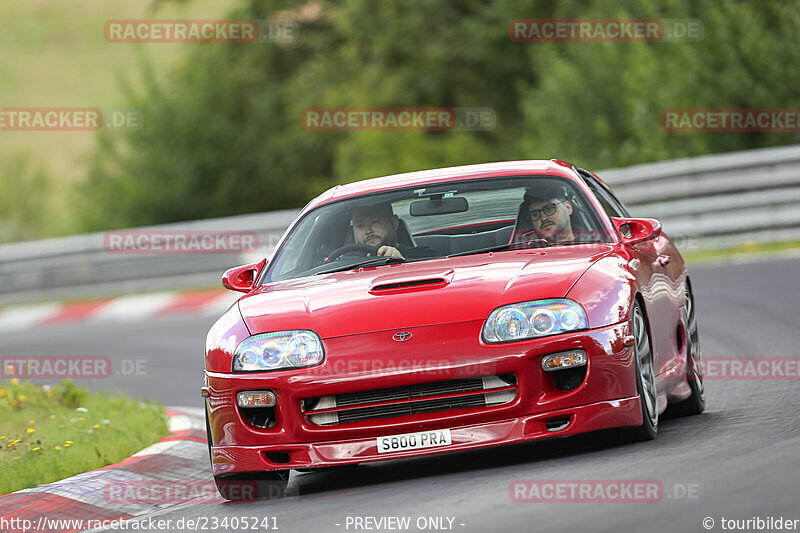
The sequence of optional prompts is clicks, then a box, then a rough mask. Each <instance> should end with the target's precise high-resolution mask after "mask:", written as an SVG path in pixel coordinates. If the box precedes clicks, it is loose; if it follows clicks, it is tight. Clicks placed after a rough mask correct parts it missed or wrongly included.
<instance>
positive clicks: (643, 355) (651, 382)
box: [623, 302, 658, 442]
mask: <svg viewBox="0 0 800 533" xmlns="http://www.w3.org/2000/svg"><path fill="white" fill-rule="evenodd" d="M631 322H632V324H633V338H634V348H633V350H634V360H635V366H636V390H637V391H638V392H639V401H640V403H641V406H642V419H643V423H642V425H641V426H639V427H635V428H629V429H627V430H625V432H624V434H623V435H624V438H625V439H626V440H628V441H631V442H638V441H644V440H653V439H655V438H656V435H657V434H658V394H657V392H656V379H655V368H654V366H653V350H652V348H651V346H650V335H649V334H648V333H647V323H646V321H645V319H644V313H642V308H641V306H640V305H639V302H636V303H634V305H633V311H632V312H631Z"/></svg>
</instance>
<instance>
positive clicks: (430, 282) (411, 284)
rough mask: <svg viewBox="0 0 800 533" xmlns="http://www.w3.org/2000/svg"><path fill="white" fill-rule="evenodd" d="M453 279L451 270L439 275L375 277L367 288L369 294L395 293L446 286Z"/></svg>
mask: <svg viewBox="0 0 800 533" xmlns="http://www.w3.org/2000/svg"><path fill="white" fill-rule="evenodd" d="M452 280H453V271H452V270H451V271H449V272H446V273H444V274H440V275H433V276H420V277H414V278H400V279H398V278H395V279H391V280H390V279H385V278H384V279H376V280H375V282H374V283H373V284H372V286H371V287H370V288H369V293H370V294H376V295H377V294H397V293H401V292H414V291H424V290H428V289H439V288H441V287H446V286H447V285H449V284H450V282H451V281H452Z"/></svg>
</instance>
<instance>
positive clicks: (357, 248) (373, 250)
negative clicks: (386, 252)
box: [325, 243, 378, 263]
mask: <svg viewBox="0 0 800 533" xmlns="http://www.w3.org/2000/svg"><path fill="white" fill-rule="evenodd" d="M350 252H361V254H362V255H365V256H366V255H367V254H377V253H378V247H377V246H370V245H369V244H361V243H354V244H345V245H344V246H340V247H339V248H337V249H335V250H334V251H332V252H331V253H330V254H328V257H326V258H325V262H326V263H332V262H333V261H336V260H337V259H339V258H340V257H341V256H343V255H344V254H347V253H350Z"/></svg>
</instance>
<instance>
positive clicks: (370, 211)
mask: <svg viewBox="0 0 800 533" xmlns="http://www.w3.org/2000/svg"><path fill="white" fill-rule="evenodd" d="M352 222H353V237H354V238H355V241H356V242H357V243H359V244H367V245H369V246H375V247H376V248H378V253H377V255H381V256H386V257H403V258H422V257H435V256H438V255H440V254H438V253H437V252H436V251H434V250H433V249H431V248H428V247H427V246H407V245H403V244H399V243H398V241H397V227H398V226H399V225H400V219H399V218H398V216H397V215H395V214H394V212H393V211H392V206H391V204H390V203H388V202H381V203H379V204H374V205H369V206H362V207H356V208H355V209H354V210H353V216H352ZM370 255H372V254H370Z"/></svg>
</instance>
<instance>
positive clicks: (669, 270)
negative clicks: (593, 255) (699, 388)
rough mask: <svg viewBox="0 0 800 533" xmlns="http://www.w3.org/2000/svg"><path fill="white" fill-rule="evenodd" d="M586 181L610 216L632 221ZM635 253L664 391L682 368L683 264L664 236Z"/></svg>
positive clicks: (593, 183) (606, 192)
mask: <svg viewBox="0 0 800 533" xmlns="http://www.w3.org/2000/svg"><path fill="white" fill-rule="evenodd" d="M584 178H585V180H586V182H587V184H588V185H589V188H590V189H591V190H592V192H593V193H594V195H595V197H596V198H597V200H598V201H599V202H600V204H601V205H602V206H603V209H604V210H605V211H606V214H608V216H611V217H623V218H630V216H631V215H630V213H629V212H628V210H627V209H626V208H625V207H624V206H623V205H622V203H621V202H620V201H619V200H617V198H616V197H615V196H614V195H613V193H611V192H610V191H609V190H608V189H607V188H605V187H603V186H602V185H601V184H600V183H599V182H598V181H597V180H595V179H594V178H593V177H592V176H591V175H584ZM631 249H632V250H633V252H634V253H635V254H636V255H637V256H638V259H639V268H638V270H639V275H640V280H639V281H640V290H641V292H642V296H643V298H644V300H645V312H646V314H647V318H648V320H649V323H650V339H651V342H652V344H653V346H652V348H653V363H654V366H655V369H656V381H657V383H656V384H657V385H658V387H659V389H660V390H663V387H662V386H661V385H663V384H664V383H663V381H664V377H665V376H667V375H668V373H669V372H671V371H673V370H674V369H675V368H676V366H679V365H680V360H679V358H678V357H677V353H678V350H677V343H676V336H675V333H676V330H677V327H678V324H679V323H680V320H681V317H680V306H681V305H682V300H681V301H680V302H677V301H676V295H677V294H680V295H681V298H682V294H683V292H682V290H681V289H680V287H681V286H682V284H683V279H682V274H681V271H682V270H683V269H682V267H681V264H682V261H681V260H680V256H678V254H677V253H676V249H675V247H674V246H673V245H672V242H671V241H670V240H669V238H668V237H667V236H666V235H665V234H664V233H663V232H662V233H661V234H659V235H658V237H656V238H653V239H649V240H646V241H643V242H639V243H637V244H635V245H633V246H632V247H631ZM659 376H661V378H660V379H659ZM659 382H661V383H659Z"/></svg>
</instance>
